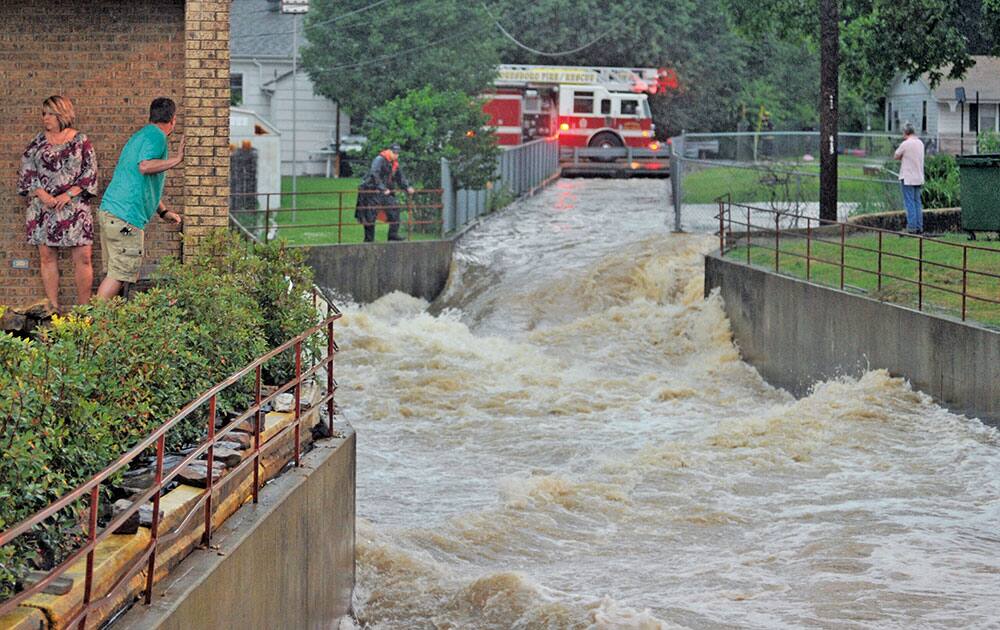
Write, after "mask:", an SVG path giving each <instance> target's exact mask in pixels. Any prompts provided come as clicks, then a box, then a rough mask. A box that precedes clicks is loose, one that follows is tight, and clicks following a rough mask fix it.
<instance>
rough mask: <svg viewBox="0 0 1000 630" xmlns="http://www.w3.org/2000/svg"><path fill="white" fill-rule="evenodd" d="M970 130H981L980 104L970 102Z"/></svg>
mask: <svg viewBox="0 0 1000 630" xmlns="http://www.w3.org/2000/svg"><path fill="white" fill-rule="evenodd" d="M969 131H979V105H976V104H975V103H969Z"/></svg>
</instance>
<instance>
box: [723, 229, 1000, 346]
mask: <svg viewBox="0 0 1000 630" xmlns="http://www.w3.org/2000/svg"><path fill="white" fill-rule="evenodd" d="M820 238H821V239H822V240H823V241H826V242H822V243H820V242H816V241H815V240H814V241H813V242H812V243H811V245H810V256H811V257H812V258H813V259H814V260H813V261H812V262H811V263H810V264H809V270H808V275H809V279H810V280H811V281H812V282H815V283H817V284H824V285H829V286H834V287H840V255H841V248H840V238H839V236H838V235H836V234H830V233H829V232H827V233H826V234H824V235H823V236H821V237H820ZM935 241H945V242H946V243H954V244H955V245H960V244H969V245H974V246H976V247H983V248H989V250H990V251H984V250H980V249H970V250H969V252H968V267H967V268H968V270H969V272H970V273H968V275H967V293H968V294H970V295H976V296H981V297H985V298H989V299H992V300H1000V279H997V278H990V277H986V276H982V275H978V274H975V273H971V272H973V271H981V272H987V273H992V274H997V275H1000V242H998V241H976V242H975V243H972V242H970V241H968V240H967V239H966V237H965V236H964V235H961V234H946V235H944V236H942V237H940V238H936V239H934V240H927V239H925V240H924V245H923V247H924V250H923V259H924V264H923V281H924V282H925V283H928V284H931V285H934V286H935V287H938V288H936V289H935V288H930V287H927V286H925V287H924V290H923V298H922V299H923V310H925V311H929V312H935V313H941V314H946V315H951V316H954V317H961V314H962V297H961V295H959V294H955V293H951V292H950V291H956V292H958V293H961V291H962V271H961V268H962V248H961V247H956V246H955V245H948V244H945V243H941V242H935ZM919 247H920V243H919V239H916V238H900V237H899V236H896V235H895V234H884V235H883V237H882V252H883V253H882V273H883V274H884V275H883V279H882V282H881V286H880V285H879V280H878V276H877V274H876V272H877V270H878V268H879V256H878V236H877V235H876V234H874V233H871V234H863V235H854V236H849V237H848V238H847V239H846V247H845V249H844V264H845V270H844V287H845V289H847V290H851V291H857V292H863V293H866V294H868V295H869V296H871V297H873V298H876V299H880V300H884V301H887V302H893V303H895V304H901V305H905V306H909V307H912V308H917V307H918V302H919V301H920V297H919V289H918V287H917V285H916V284H915V283H916V281H917V279H918V277H919V276H920V266H919V264H918V263H917V262H916V261H915V260H908V259H905V258H901V257H900V256H907V257H910V258H917V257H918V255H919ZM765 248H767V249H765ZM726 255H727V257H730V258H735V259H737V260H741V261H746V259H747V247H746V246H745V245H742V246H739V247H736V248H735V249H733V250H731V251H729V252H728V253H727V254H726ZM805 255H806V240H805V238H797V237H792V236H791V235H787V236H786V235H783V236H782V239H781V244H780V248H779V254H778V260H777V270H778V272H779V273H783V274H787V275H791V276H796V277H799V278H805V277H806V274H807V270H806V260H805V258H803V257H804V256H805ZM815 259H820V260H822V261H829V262H817V261H816V260H815ZM750 261H751V263H752V264H754V265H757V266H760V267H765V268H768V269H771V270H774V269H775V252H774V241H773V239H758V240H755V241H754V242H752V243H751V247H750ZM935 263H936V264H935ZM941 265H948V266H950V267H953V268H957V269H949V268H946V267H943V266H941ZM885 276H894V277H893V278H889V277H885ZM942 289H947V290H948V291H945V290H942ZM966 317H967V319H970V320H974V321H977V322H980V323H983V324H987V325H989V326H994V327H1000V304H992V303H990V302H984V301H981V300H975V299H971V298H969V299H967V302H966Z"/></svg>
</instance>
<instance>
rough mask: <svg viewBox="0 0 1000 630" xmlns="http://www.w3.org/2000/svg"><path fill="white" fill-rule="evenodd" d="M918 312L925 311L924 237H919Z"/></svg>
mask: <svg viewBox="0 0 1000 630" xmlns="http://www.w3.org/2000/svg"><path fill="white" fill-rule="evenodd" d="M917 239H918V240H917V310H918V311H922V310H924V237H922V236H917Z"/></svg>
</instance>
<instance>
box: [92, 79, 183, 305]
mask: <svg viewBox="0 0 1000 630" xmlns="http://www.w3.org/2000/svg"><path fill="white" fill-rule="evenodd" d="M176 125H177V105H176V104H174V102H173V101H172V100H170V99H169V98H164V97H160V98H156V99H153V102H152V103H151V104H150V106H149V124H148V125H146V126H145V127H143V128H142V129H140V130H139V131H137V132H135V134H133V135H132V137H131V138H129V141H128V142H126V143H125V147H124V148H123V149H122V152H121V155H120V156H119V157H118V164H117V165H116V166H115V172H114V174H113V175H112V176H111V183H110V184H108V188H107V190H105V191H104V197H103V199H101V209H100V211H99V212H98V213H97V214H98V217H97V218H98V222H99V223H100V225H101V254H102V255H101V258H102V259H103V260H104V269H105V272H106V274H107V275H105V276H104V280H103V281H101V286H100V287H98V289H97V296H98V297H102V298H110V297H113V296H115V295H118V293H119V292H120V291H121V288H122V283H124V282H136V281H138V279H139V267H140V265H141V264H142V253H143V249H144V245H145V232H144V231H143V230H144V228H145V227H146V224H147V223H149V220H150V219H151V218H153V212H156V213H157V214H158V215H160V218H161V219H166V220H168V221H173V222H174V223H180V222H181V217H180V215H179V214H177V213H176V212H170V211H168V210H167V208H166V206H164V205H163V182H164V179H166V174H167V171H168V170H170V169H172V168H173V167H175V166H177V165H178V164H180V163H181V161H182V160H183V159H184V138H183V137H182V138H181V141H180V145H179V146H178V148H177V155H176V156H174V157H169V156H168V152H167V136H169V135H170V134H171V133H173V131H174V127H176Z"/></svg>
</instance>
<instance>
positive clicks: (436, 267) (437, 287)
mask: <svg viewBox="0 0 1000 630" xmlns="http://www.w3.org/2000/svg"><path fill="white" fill-rule="evenodd" d="M453 249H454V242H453V241H452V240H450V239H449V240H440V241H405V242H399V243H360V244H349V245H322V246H314V247H311V248H310V250H309V256H308V259H307V263H308V265H309V266H310V267H312V269H313V271H314V272H315V281H316V284H318V285H319V286H321V287H325V288H328V289H333V290H335V291H336V292H337V293H338V294H340V295H344V296H349V297H350V298H352V299H353V300H354V301H356V302H359V303H362V304H364V303H368V302H372V301H374V300H377V299H378V298H380V297H382V296H383V295H386V294H388V293H392V292H393V291H402V292H403V293H407V294H409V295H413V296H416V297H421V298H424V299H425V300H433V299H434V298H436V297H437V296H438V294H439V293H440V292H441V291H442V289H444V285H445V283H446V282H447V281H448V273H449V271H450V270H451V254H452V250H453Z"/></svg>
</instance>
